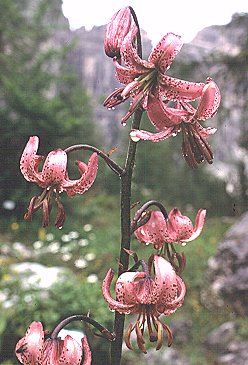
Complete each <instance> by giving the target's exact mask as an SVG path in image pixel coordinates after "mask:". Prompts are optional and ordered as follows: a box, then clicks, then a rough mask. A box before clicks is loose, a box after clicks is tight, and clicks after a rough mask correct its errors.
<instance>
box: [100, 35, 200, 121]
mask: <svg viewBox="0 0 248 365" xmlns="http://www.w3.org/2000/svg"><path fill="white" fill-rule="evenodd" d="M132 37H133V35H132V33H131V32H129V33H128V34H127V36H126V37H125V38H124V40H123V41H122V45H121V47H120V55H121V57H120V58H116V57H115V58H114V59H113V62H114V65H115V68H116V78H117V80H118V81H119V82H120V83H121V84H123V85H125V86H124V87H121V88H119V89H117V90H115V91H114V92H113V93H111V94H110V95H109V97H108V98H107V99H106V100H105V101H104V105H105V106H107V107H108V108H113V107H115V106H116V105H118V104H120V103H123V102H124V101H126V100H127V99H128V98H129V97H132V99H133V100H132V101H131V103H130V107H129V110H128V113H127V114H126V115H125V116H124V118H123V119H122V123H124V122H125V121H126V120H127V119H128V118H129V117H130V116H131V115H132V114H133V113H134V112H135V110H137V109H138V108H140V107H142V108H143V109H145V110H147V111H149V110H150V108H151V107H152V104H153V102H154V100H156V99H159V100H160V102H163V101H175V102H181V101H183V102H187V101H193V100H195V99H198V98H199V97H201V95H202V92H203V89H204V87H205V84H204V83H195V82H189V81H184V80H180V79H176V78H173V77H170V76H167V75H165V72H166V71H167V70H168V68H169V67H170V65H171V63H172V61H173V60H174V58H175V57H176V55H177V54H178V53H179V52H180V49H181V47H182V45H183V43H182V41H181V37H180V36H178V35H176V34H174V33H168V34H166V35H165V36H164V37H163V38H162V39H161V41H160V42H159V43H158V44H157V46H156V47H155V48H154V49H153V50H152V52H151V54H150V56H149V58H148V61H146V60H143V59H141V58H140V57H139V55H138V53H137V49H136V48H135V47H134V45H133V42H132V39H133V38H132ZM123 63H124V64H125V65H123Z"/></svg>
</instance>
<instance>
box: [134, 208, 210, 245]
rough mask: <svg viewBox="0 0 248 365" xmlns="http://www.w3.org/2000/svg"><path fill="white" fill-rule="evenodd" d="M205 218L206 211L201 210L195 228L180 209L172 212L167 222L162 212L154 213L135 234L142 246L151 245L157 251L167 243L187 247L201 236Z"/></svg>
mask: <svg viewBox="0 0 248 365" xmlns="http://www.w3.org/2000/svg"><path fill="white" fill-rule="evenodd" d="M205 216H206V210H205V209H200V210H199V211H198V213H197V215H196V224H195V227H193V224H192V222H191V220H190V219H189V218H188V217H186V216H183V215H182V213H181V212H180V210H179V209H178V208H174V209H172V210H171V212H170V213H169V215H168V220H167V221H166V220H165V218H164V216H163V214H162V213H161V212H160V211H152V212H151V217H150V219H149V220H148V222H147V223H145V224H144V225H143V226H141V227H139V228H138V229H137V230H136V231H135V232H134V234H135V236H136V238H137V240H138V241H139V242H140V243H141V244H143V245H148V244H150V243H151V244H153V245H154V248H155V249H156V250H160V249H161V248H162V247H163V245H164V243H165V242H166V243H179V244H181V245H182V246H185V245H186V244H187V243H188V242H190V241H193V240H195V239H196V238H197V237H198V236H199V235H200V234H201V232H202V229H203V225H204V220H205Z"/></svg>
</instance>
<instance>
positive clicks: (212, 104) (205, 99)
mask: <svg viewBox="0 0 248 365" xmlns="http://www.w3.org/2000/svg"><path fill="white" fill-rule="evenodd" d="M220 100H221V95H220V90H219V88H218V86H217V85H216V83H215V82H214V81H213V80H212V79H211V78H208V80H207V82H206V85H205V86H204V88H203V91H202V97H201V99H200V102H199V104H198V107H197V112H196V119H199V120H206V119H209V118H212V117H213V116H214V115H215V114H216V113H217V110H218V108H219V106H220Z"/></svg>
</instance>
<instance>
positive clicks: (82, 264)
mask: <svg viewBox="0 0 248 365" xmlns="http://www.w3.org/2000/svg"><path fill="white" fill-rule="evenodd" d="M74 265H75V266H76V267H77V268H78V269H84V268H85V267H86V266H88V263H87V261H86V260H85V259H84V258H80V259H77V260H75V261H74Z"/></svg>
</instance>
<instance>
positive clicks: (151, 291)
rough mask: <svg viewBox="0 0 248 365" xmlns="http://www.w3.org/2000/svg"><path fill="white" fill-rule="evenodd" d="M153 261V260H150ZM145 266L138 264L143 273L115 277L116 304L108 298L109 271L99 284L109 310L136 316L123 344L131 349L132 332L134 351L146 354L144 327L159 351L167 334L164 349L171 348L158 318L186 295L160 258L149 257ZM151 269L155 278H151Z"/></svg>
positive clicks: (169, 311)
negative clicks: (166, 344)
mask: <svg viewBox="0 0 248 365" xmlns="http://www.w3.org/2000/svg"><path fill="white" fill-rule="evenodd" d="M152 258H153V259H152ZM152 258H150V260H149V261H148V264H146V263H145V262H144V261H143V260H141V265H142V268H143V271H141V272H138V271H128V272H125V273H123V274H121V275H120V276H119V278H118V279H117V282H116V298H117V299H116V300H115V299H114V298H113V297H112V296H111V293H110V285H111V282H112V280H113V276H114V273H113V270H112V269H109V271H108V273H107V275H106V277H105V279H104V281H103V286H102V290H103V296H104V299H105V300H106V302H107V303H108V305H109V308H110V309H111V310H115V311H118V312H119V313H125V314H130V313H133V314H138V317H137V320H136V323H135V324H134V325H133V324H130V326H129V328H128V329H127V331H126V333H125V342H126V345H127V347H128V348H130V349H132V345H131V342H130V336H131V333H132V332H133V331H134V330H135V332H136V335H137V344H138V347H139V348H140V349H141V350H142V351H143V352H144V353H146V349H145V347H144V344H145V340H144V331H145V326H146V325H147V328H148V334H149V339H150V341H151V342H157V347H156V349H157V350H159V349H160V348H161V346H162V343H163V339H164V331H166V332H167V334H168V345H169V346H170V345H171V342H172V334H171V332H170V329H169V327H168V326H167V325H166V324H163V323H162V322H161V321H160V319H159V317H160V316H161V315H162V314H165V315H169V314H171V313H174V312H175V311H176V310H177V308H179V307H180V306H181V305H182V303H183V300H184V296H185V293H186V288H185V285H184V283H183V281H182V279H181V278H180V277H179V276H177V275H176V273H175V271H174V269H173V267H172V265H171V264H170V263H169V262H168V261H167V260H165V259H164V258H163V257H161V256H154V257H153V256H152ZM152 266H153V267H154V272H155V275H154V277H152V274H151V273H152Z"/></svg>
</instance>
